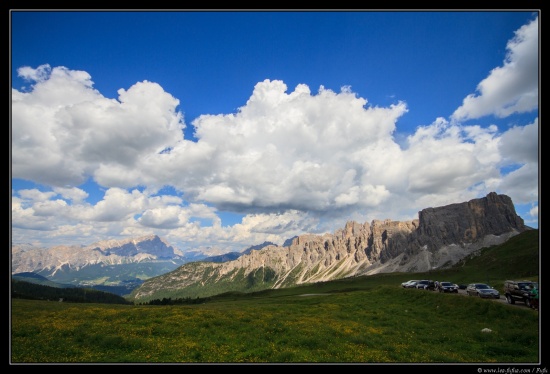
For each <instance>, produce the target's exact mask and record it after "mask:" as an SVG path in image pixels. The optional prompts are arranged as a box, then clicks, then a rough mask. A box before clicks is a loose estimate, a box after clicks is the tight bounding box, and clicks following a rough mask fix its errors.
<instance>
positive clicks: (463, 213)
mask: <svg viewBox="0 0 550 374" xmlns="http://www.w3.org/2000/svg"><path fill="white" fill-rule="evenodd" d="M528 229H529V228H527V227H526V226H525V225H524V222H523V219H521V217H519V216H518V215H517V214H516V212H515V208H514V205H513V203H512V200H511V199H510V198H509V197H508V196H505V195H497V194H496V193H490V194H488V195H487V196H486V197H484V198H481V199H475V200H471V201H468V202H465V203H460V204H452V205H448V206H444V207H438V208H427V209H424V210H422V211H421V212H419V219H418V220H412V221H407V222H398V221H392V220H384V221H379V220H374V221H372V222H371V223H370V224H369V223H357V222H352V221H350V222H348V223H347V224H346V225H345V227H344V228H343V229H340V230H337V231H336V232H335V233H334V234H324V235H311V234H308V235H301V236H298V237H296V238H294V239H293V240H292V243H291V244H290V245H289V246H286V247H278V246H275V245H272V246H268V247H265V248H263V249H261V250H258V251H252V252H250V253H249V254H246V255H243V256H241V257H239V258H238V259H236V260H234V261H229V262H225V263H221V264H203V263H201V264H200V266H197V264H193V263H190V264H184V265H183V266H181V267H180V268H178V269H176V270H174V271H173V272H171V273H170V274H165V275H162V276H159V277H156V278H152V279H149V280H148V281H146V282H145V283H144V284H143V285H142V286H141V287H140V288H139V289H137V290H136V292H135V293H134V298H135V299H136V300H139V299H140V298H149V299H150V298H154V296H153V295H154V294H155V292H156V291H158V290H161V289H162V290H164V291H166V289H167V288H170V289H172V290H177V291H178V294H179V295H182V293H183V294H185V290H184V289H185V288H186V287H189V289H190V290H191V289H193V293H192V294H193V295H200V296H201V297H206V296H211V294H209V292H213V291H206V289H209V290H212V287H206V288H205V293H204V294H201V293H200V288H201V285H202V286H204V285H210V286H211V285H212V284H215V283H219V284H220V287H217V288H216V291H215V292H216V293H222V292H224V291H223V287H224V286H221V284H222V283H223V284H230V283H231V282H233V283H232V284H235V283H236V282H237V281H240V280H241V279H243V278H245V277H248V278H249V280H250V279H251V278H253V277H256V276H257V274H265V273H266V272H265V269H269V274H272V276H270V277H269V279H268V280H267V279H266V278H262V279H259V280H256V281H257V282H258V281H259V282H264V283H265V287H264V288H281V287H288V286H293V285H298V284H303V283H314V282H319V281H328V280H333V279H339V278H345V277H351V276H357V275H370V274H376V273H382V272H394V271H403V272H407V271H409V272H415V271H417V272H421V271H427V270H430V269H432V268H435V267H447V266H451V265H453V264H455V263H456V262H458V261H459V260H461V259H462V258H464V257H465V256H467V255H468V254H470V253H472V252H473V251H475V250H477V249H479V248H482V247H486V246H489V245H494V244H500V243H502V242H504V241H506V240H508V239H509V238H510V237H512V236H514V235H517V234H519V233H520V232H523V231H525V230H528ZM259 270H262V271H261V272H260V271H259ZM239 277H240V278H239ZM198 282H200V283H201V284H200V285H199V284H198ZM257 282H256V283H255V287H256V288H255V289H257V287H258V284H257ZM243 284H244V283H243ZM247 284H250V282H248V283H247ZM228 290H229V289H228ZM231 290H235V288H234V287H233V288H231ZM239 290H240V291H243V292H246V291H247V288H246V286H243V287H242V288H241V289H239ZM212 294H213V293H212Z"/></svg>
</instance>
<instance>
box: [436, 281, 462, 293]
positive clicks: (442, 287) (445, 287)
mask: <svg viewBox="0 0 550 374" xmlns="http://www.w3.org/2000/svg"><path fill="white" fill-rule="evenodd" d="M438 290H439V292H448V293H458V285H456V284H454V283H451V282H439V287H438Z"/></svg>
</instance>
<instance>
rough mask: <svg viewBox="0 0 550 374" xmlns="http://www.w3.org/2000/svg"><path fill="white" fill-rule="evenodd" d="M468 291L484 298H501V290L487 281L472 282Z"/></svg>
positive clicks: (469, 293) (471, 294) (467, 288)
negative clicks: (486, 282)
mask: <svg viewBox="0 0 550 374" xmlns="http://www.w3.org/2000/svg"><path fill="white" fill-rule="evenodd" d="M466 293H467V294H468V295H470V296H479V297H481V298H484V299H500V292H498V291H497V290H495V289H494V288H493V287H491V286H489V285H488V284H485V283H470V284H469V285H468V286H467V287H466Z"/></svg>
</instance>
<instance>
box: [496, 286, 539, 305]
mask: <svg viewBox="0 0 550 374" xmlns="http://www.w3.org/2000/svg"><path fill="white" fill-rule="evenodd" d="M534 287H535V288H537V289H538V288H539V284H538V283H537V282H531V281H527V280H523V281H513V280H507V281H506V282H504V297H506V301H507V302H508V304H515V303H516V301H522V302H524V303H525V305H527V306H530V303H531V290H532V289H533V288H534Z"/></svg>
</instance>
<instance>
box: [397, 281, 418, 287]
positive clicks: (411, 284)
mask: <svg viewBox="0 0 550 374" xmlns="http://www.w3.org/2000/svg"><path fill="white" fill-rule="evenodd" d="M417 282H420V281H419V280H417V279H412V280H409V281H406V282H403V283H401V287H403V288H415V287H416V283H417Z"/></svg>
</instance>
